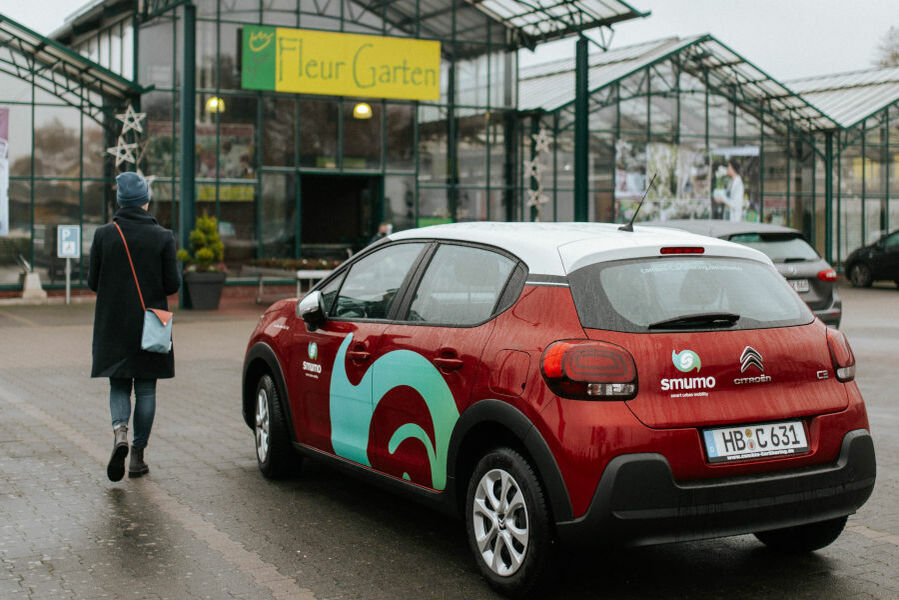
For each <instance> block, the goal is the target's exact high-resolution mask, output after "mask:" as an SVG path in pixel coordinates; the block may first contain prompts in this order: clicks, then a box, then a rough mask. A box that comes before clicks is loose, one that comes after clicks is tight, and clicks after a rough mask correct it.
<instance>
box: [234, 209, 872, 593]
mask: <svg viewBox="0 0 899 600" xmlns="http://www.w3.org/2000/svg"><path fill="white" fill-rule="evenodd" d="M854 377H855V357H854V355H853V353H852V350H851V348H850V346H849V342H848V341H847V339H846V336H845V335H843V333H842V332H840V331H838V330H836V329H833V328H830V327H826V326H825V325H824V324H823V323H822V322H821V321H820V320H819V319H816V318H815V317H814V315H813V314H812V312H811V310H809V308H808V306H806V305H805V304H804V303H803V302H802V301H801V300H800V299H799V297H798V296H797V295H796V294H795V293H794V292H793V289H792V288H790V286H789V285H787V283H786V281H784V279H783V277H781V276H780V275H779V274H778V272H777V271H776V270H775V268H774V265H773V263H772V262H771V260H770V259H769V258H768V257H766V256H765V255H764V254H762V253H761V252H758V251H756V250H753V249H751V248H747V247H745V246H742V245H740V244H732V243H730V242H726V241H723V240H719V239H714V238H710V237H705V236H698V235H694V234H691V233H687V232H683V231H677V230H671V229H662V228H649V227H635V228H634V230H633V231H630V232H628V231H621V230H619V227H618V226H617V225H610V224H602V223H455V224H449V225H438V226H434V227H425V228H422V229H409V230H406V231H402V232H399V233H394V234H391V235H388V236H387V237H385V238H384V239H383V240H381V241H380V242H378V243H377V244H372V245H371V246H368V247H367V248H366V249H365V250H363V251H361V252H359V253H358V254H356V255H355V256H353V257H352V258H351V259H350V260H348V261H346V262H345V263H344V264H343V265H341V266H340V267H338V268H337V269H336V270H335V271H334V273H332V274H331V275H330V276H329V277H328V278H327V279H325V280H323V281H322V282H321V283H319V284H318V285H317V286H316V287H315V289H314V290H313V291H311V292H310V293H309V294H307V295H306V296H305V297H303V298H302V299H297V298H293V299H289V300H282V301H280V302H278V303H276V304H274V305H273V306H271V307H270V308H269V309H268V310H267V311H266V313H265V314H264V315H263V316H262V317H261V319H260V320H259V323H258V324H257V326H256V329H255V331H253V333H252V335H251V336H250V340H249V344H248V346H247V354H246V359H245V362H244V371H243V388H242V391H243V418H244V420H245V422H246V424H247V426H249V428H250V429H251V430H252V431H253V432H254V433H255V441H256V444H255V453H256V457H257V461H258V464H259V468H260V470H261V471H262V473H263V474H264V475H265V476H267V477H275V476H277V475H278V474H279V473H283V472H284V471H285V470H286V469H290V468H292V467H294V466H296V465H297V464H298V463H299V462H300V461H301V460H302V458H303V457H314V458H316V459H318V460H321V461H325V462H328V463H330V464H332V465H334V466H336V467H340V468H343V469H347V470H350V471H351V472H353V473H355V474H357V475H359V476H361V477H363V478H365V479H368V481H370V482H375V483H380V484H381V485H384V486H387V487H390V488H391V489H393V490H395V491H397V492H400V493H405V494H408V495H410V496H412V497H415V498H417V499H419V500H421V501H422V502H425V503H428V504H430V505H432V506H434V507H435V508H440V509H443V510H445V511H446V512H448V513H450V514H454V515H457V516H458V517H460V521H462V523H460V526H463V527H464V528H465V530H466V531H467V534H468V539H469V544H470V547H471V550H472V554H473V556H474V560H475V562H476V563H477V565H478V567H479V569H480V571H481V573H482V574H483V575H484V577H485V578H486V579H487V580H488V581H489V582H490V584H491V585H493V586H494V587H495V588H497V589H498V590H500V591H501V592H503V593H505V594H507V595H510V596H514V597H521V596H525V595H527V594H528V593H530V592H531V591H532V588H533V587H534V586H536V585H538V584H539V583H540V582H541V581H544V580H545V578H546V577H547V576H549V575H551V574H552V573H553V568H552V565H553V563H554V561H553V558H554V555H556V551H557V549H558V548H559V547H560V546H562V545H563V544H587V545H588V546H591V545H593V546H597V545H604V544H605V545H619V546H627V545H644V544H657V543H663V542H673V541H683V540H693V539H702V538H712V537H719V536H726V535H738V534H743V533H754V534H755V535H756V537H757V538H758V539H759V540H761V541H762V542H763V543H764V544H766V545H768V546H771V547H773V548H776V549H779V550H785V551H794V552H810V551H813V550H817V549H818V548H822V547H824V546H826V545H828V544H829V543H831V542H833V541H834V540H835V539H836V538H837V536H839V535H840V532H842V530H843V527H844V525H845V524H846V517H847V516H848V515H850V514H852V513H853V512H855V511H856V510H857V509H858V508H859V507H860V506H861V505H862V504H863V503H864V502H865V501H866V500H867V498H868V496H869V495H870V494H871V491H872V489H873V486H874V479H875V471H876V466H875V457H874V446H873V443H872V440H871V435H870V433H869V431H868V418H867V414H866V412H865V405H864V402H863V400H862V396H861V393H860V392H859V389H858V386H857V385H856V383H855V381H854ZM360 489H361V493H362V494H365V488H364V487H361V488H360ZM258 491H259V493H264V492H265V486H260V489H259V490H258ZM435 542H439V540H435Z"/></svg>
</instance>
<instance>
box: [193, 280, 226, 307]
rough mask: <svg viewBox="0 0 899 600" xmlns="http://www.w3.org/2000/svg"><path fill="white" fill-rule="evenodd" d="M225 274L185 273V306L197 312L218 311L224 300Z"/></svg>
mask: <svg viewBox="0 0 899 600" xmlns="http://www.w3.org/2000/svg"><path fill="white" fill-rule="evenodd" d="M224 285H225V274H224V273H221V272H211V273H201V272H191V271H188V272H187V273H184V306H185V307H186V308H193V309H195V310H216V309H218V307H219V300H221V299H222V288H223V287H224Z"/></svg>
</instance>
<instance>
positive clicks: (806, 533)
mask: <svg viewBox="0 0 899 600" xmlns="http://www.w3.org/2000/svg"><path fill="white" fill-rule="evenodd" d="M846 518H847V517H839V518H837V519H830V520H829V521H821V522H819V523H809V524H808V525H798V526H796V527H786V528H784V529H774V530H772V531H760V532H758V533H756V534H755V537H757V538H758V539H759V541H761V542H762V543H763V544H765V545H766V546H768V547H769V548H774V549H775V550H780V551H782V552H812V551H814V550H819V549H821V548H823V547H825V546H828V545H830V544H831V543H833V542H834V541H835V540H836V539H837V538H838V537H840V534H841V533H843V528H844V527H845V526H846Z"/></svg>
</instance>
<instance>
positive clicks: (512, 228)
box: [389, 221, 773, 276]
mask: <svg viewBox="0 0 899 600" xmlns="http://www.w3.org/2000/svg"><path fill="white" fill-rule="evenodd" d="M620 227H621V225H620V224H615V223H517V222H511V223H509V222H490V221H475V222H466V223H449V224H445V225H432V226H430V227H422V228H419V229H407V230H405V231H400V232H398V233H393V234H391V235H390V236H389V239H391V240H413V239H437V240H455V241H462V242H472V243H479V244H485V245H490V246H495V247H498V248H502V249H504V250H506V251H508V252H511V253H512V254H515V255H516V256H518V257H519V258H520V259H521V260H522V261H524V263H525V264H526V265H527V266H528V270H529V271H530V272H531V273H532V274H541V275H558V276H564V275H567V274H568V273H571V272H572V271H576V270H577V269H579V268H581V267H583V266H585V265H588V264H592V263H596V262H606V261H611V260H622V259H628V258H643V257H647V256H652V257H655V256H660V254H659V250H660V249H661V248H662V247H664V246H702V247H704V248H705V253H704V254H705V255H706V256H726V257H739V258H747V259H751V260H755V261H758V262H763V263H767V264H773V263H771V260H770V259H769V258H768V257H767V256H765V255H764V254H763V253H761V252H759V251H758V250H754V249H752V248H749V247H748V246H743V245H741V244H734V243H732V242H727V241H724V240H720V239H716V238H710V237H706V236H702V235H696V234H693V233H689V232H684V231H680V230H676V229H662V228H657V227H642V226H635V227H634V231H632V232H629V231H621V230H620V229H619V228H620Z"/></svg>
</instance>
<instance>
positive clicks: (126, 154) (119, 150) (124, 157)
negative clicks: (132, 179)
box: [106, 137, 138, 167]
mask: <svg viewBox="0 0 899 600" xmlns="http://www.w3.org/2000/svg"><path fill="white" fill-rule="evenodd" d="M137 149H138V145H137V144H128V143H126V142H125V138H123V137H119V141H118V143H117V144H116V145H115V146H113V147H111V148H107V149H106V152H107V153H109V154H112V155H113V156H115V166H116V167H118V166H119V165H120V164H122V163H123V162H127V163H132V164H134V163H135V162H136V159H135V158H134V151H135V150H137Z"/></svg>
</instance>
